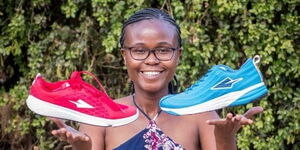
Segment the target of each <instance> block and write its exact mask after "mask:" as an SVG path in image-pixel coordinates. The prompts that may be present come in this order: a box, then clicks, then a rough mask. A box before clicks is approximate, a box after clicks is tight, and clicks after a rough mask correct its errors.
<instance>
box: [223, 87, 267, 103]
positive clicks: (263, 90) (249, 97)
mask: <svg viewBox="0 0 300 150" xmlns="http://www.w3.org/2000/svg"><path fill="white" fill-rule="evenodd" d="M267 93H268V89H267V87H266V86H265V85H264V86H261V87H259V88H257V89H255V90H252V91H250V92H248V93H246V94H245V95H244V96H242V97H240V98H239V99H237V100H236V101H234V102H233V103H231V104H230V105H229V106H230V107H233V106H239V105H245V104H248V103H250V102H252V101H255V100H257V99H260V98H262V97H264V96H266V95H267Z"/></svg>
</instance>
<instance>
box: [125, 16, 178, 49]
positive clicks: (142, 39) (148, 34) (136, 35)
mask: <svg viewBox="0 0 300 150" xmlns="http://www.w3.org/2000/svg"><path fill="white" fill-rule="evenodd" d="M124 36H125V39H124V42H125V45H135V44H144V45H149V46H153V45H155V44H158V43H168V44H169V45H172V46H177V45H178V44H177V32H176V29H175V27H174V26H173V25H171V24H170V23H169V22H167V21H164V20H158V19H150V20H143V21H139V22H136V23H133V24H130V25H128V26H127V27H126V28H125V35H124Z"/></svg>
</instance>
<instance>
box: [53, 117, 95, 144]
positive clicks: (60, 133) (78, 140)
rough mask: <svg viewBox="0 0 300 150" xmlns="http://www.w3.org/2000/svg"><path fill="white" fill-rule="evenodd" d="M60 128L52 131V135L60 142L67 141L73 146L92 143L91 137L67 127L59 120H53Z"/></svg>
mask: <svg viewBox="0 0 300 150" xmlns="http://www.w3.org/2000/svg"><path fill="white" fill-rule="evenodd" d="M48 118H49V119H50V120H52V121H53V122H54V123H55V124H56V125H57V127H58V129H57V130H52V131H51V133H52V135H54V136H56V137H57V138H59V139H60V140H63V141H67V142H68V143H70V144H71V145H77V144H82V143H85V142H86V143H88V142H90V141H91V139H90V137H89V136H88V135H86V134H84V133H82V132H79V131H77V130H75V129H74V128H72V127H70V126H68V125H66V124H65V123H64V121H63V120H61V119H57V118H51V117H48Z"/></svg>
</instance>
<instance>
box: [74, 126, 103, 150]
mask: <svg viewBox="0 0 300 150" xmlns="http://www.w3.org/2000/svg"><path fill="white" fill-rule="evenodd" d="M79 131H80V132H82V133H85V134H86V135H87V136H89V137H90V139H91V143H92V144H91V148H89V149H92V150H104V149H105V142H104V141H105V127H97V126H92V125H86V124H80V128H79ZM79 145H80V144H78V145H76V146H78V148H79V149H82V150H86V148H80V147H81V146H79ZM74 146H75V145H74Z"/></svg>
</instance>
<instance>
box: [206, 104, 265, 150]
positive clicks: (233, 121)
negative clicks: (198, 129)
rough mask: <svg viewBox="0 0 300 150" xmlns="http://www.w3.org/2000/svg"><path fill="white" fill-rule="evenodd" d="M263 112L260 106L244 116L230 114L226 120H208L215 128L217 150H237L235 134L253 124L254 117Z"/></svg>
mask: <svg viewBox="0 0 300 150" xmlns="http://www.w3.org/2000/svg"><path fill="white" fill-rule="evenodd" d="M262 111H263V108H262V107H260V106H258V107H252V108H250V109H249V110H248V111H247V112H246V113H245V114H244V115H235V116H234V115H233V114H232V113H228V114H227V115H226V118H223V119H214V120H207V123H208V124H209V125H214V126H215V129H214V134H215V138H216V144H217V149H236V144H235V134H236V133H237V132H238V131H239V129H240V128H241V127H242V126H243V125H250V124H252V123H253V120H252V117H253V116H254V115H255V114H258V113H261V112H262Z"/></svg>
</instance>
